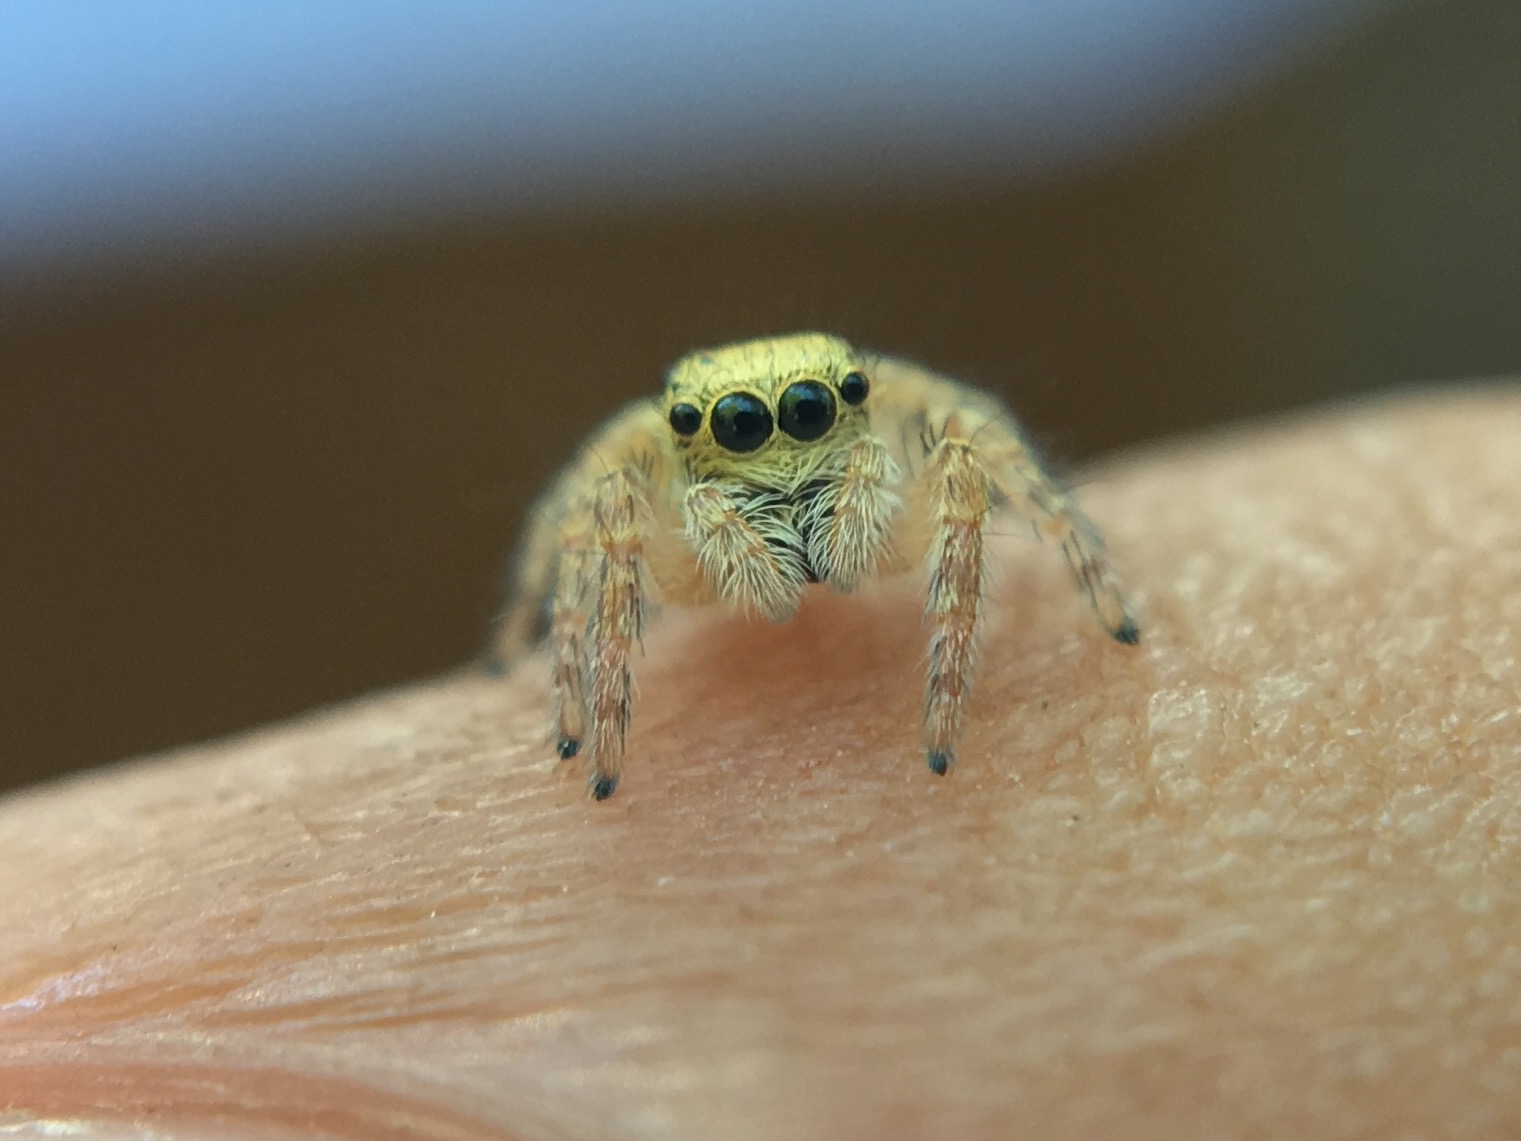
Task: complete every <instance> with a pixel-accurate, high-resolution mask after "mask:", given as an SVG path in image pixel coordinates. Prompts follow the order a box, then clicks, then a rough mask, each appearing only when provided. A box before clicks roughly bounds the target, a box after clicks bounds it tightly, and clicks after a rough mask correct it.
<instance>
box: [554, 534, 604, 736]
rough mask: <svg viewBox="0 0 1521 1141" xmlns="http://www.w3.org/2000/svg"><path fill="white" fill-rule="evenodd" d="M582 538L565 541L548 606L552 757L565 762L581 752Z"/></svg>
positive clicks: (585, 555) (587, 567)
mask: <svg viewBox="0 0 1521 1141" xmlns="http://www.w3.org/2000/svg"><path fill="white" fill-rule="evenodd" d="M587 538H588V537H587V536H581V537H579V538H571V537H567V538H566V540H565V547H564V549H563V551H562V553H561V555H560V560H559V565H558V566H557V568H556V574H555V586H554V595H553V597H552V599H551V602H550V617H549V642H550V648H551V651H550V652H551V654H552V657H553V661H554V671H553V674H552V677H551V681H550V701H551V707H552V708H553V710H554V728H555V751H556V752H557V753H559V754H560V759H561V760H565V761H568V760H569V759H570V758H571V757H574V756H575V755H576V754H577V753H578V752H580V751H581V739H582V736H583V735H584V734H585V731H586V690H585V682H586V668H587V663H586V645H585V639H586V632H587V630H586V628H587V619H588V617H589V615H588V614H587V611H586V599H587V590H588V586H589V577H590V574H591V568H592V562H593V560H592V552H591V550H590V549H589V547H588V545H587Z"/></svg>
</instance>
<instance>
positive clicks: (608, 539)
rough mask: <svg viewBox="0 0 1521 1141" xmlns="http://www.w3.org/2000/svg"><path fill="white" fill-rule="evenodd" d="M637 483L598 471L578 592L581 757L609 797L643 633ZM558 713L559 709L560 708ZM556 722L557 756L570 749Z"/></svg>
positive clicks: (594, 791)
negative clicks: (584, 736) (587, 556)
mask: <svg viewBox="0 0 1521 1141" xmlns="http://www.w3.org/2000/svg"><path fill="white" fill-rule="evenodd" d="M642 506H643V504H642V495H641V488H640V486H639V484H638V483H637V482H636V475H635V473H633V472H632V471H630V470H622V471H614V472H612V473H610V474H608V475H606V476H604V477H603V478H602V480H601V481H600V483H599V484H598V486H597V490H596V495H595V497H594V499H593V501H592V522H593V533H594V536H595V543H596V548H595V551H594V553H593V564H594V565H593V567H592V570H591V574H590V576H589V581H588V582H587V584H586V585H587V587H588V589H587V590H586V591H584V592H583V596H584V597H585V598H586V601H585V604H584V605H585V606H586V609H587V611H588V613H587V618H586V645H585V650H584V652H583V653H580V654H576V655H575V657H576V658H580V659H581V660H582V662H583V664H584V670H585V677H586V690H587V691H588V692H587V695H586V696H587V701H586V702H585V703H584V707H587V711H588V712H589V714H590V718H591V735H590V743H589V747H588V749H587V757H586V786H587V791H588V792H589V793H590V794H591V796H592V797H593V799H595V800H606V799H607V798H608V797H609V796H612V794H613V792H614V791H615V790H616V789H617V787H618V778H619V776H620V775H621V774H622V772H623V746H624V741H625V739H626V738H627V736H628V723H629V713H630V707H631V703H632V699H633V673H632V670H631V668H630V665H629V659H630V656H631V654H632V652H633V648H634V645H635V643H637V642H638V641H639V640H640V638H641V636H642V634H643V624H644V587H643V583H642V581H641V576H642V573H643V555H644V523H643V511H642ZM571 696H573V695H572V694H570V693H568V692H566V693H564V694H561V693H560V692H559V691H558V674H557V698H559V699H560V700H561V701H562V705H561V709H562V710H564V709H565V708H567V707H569V704H570V703H569V698H570V697H571ZM562 718H563V713H562ZM566 725H567V721H565V720H563V719H562V721H561V733H562V737H561V745H560V755H561V756H571V755H574V753H575V751H576V747H575V745H574V744H571V745H570V746H569V751H567V745H566V742H567V740H569V741H572V742H573V741H574V740H575V738H573V737H571V738H567V737H566V736H564V735H563V734H564V733H565V727H566Z"/></svg>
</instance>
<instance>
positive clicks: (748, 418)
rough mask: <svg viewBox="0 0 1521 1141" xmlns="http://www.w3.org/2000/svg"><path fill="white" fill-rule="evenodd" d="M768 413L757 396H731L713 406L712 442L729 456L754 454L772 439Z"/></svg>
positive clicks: (736, 394) (740, 393) (745, 394)
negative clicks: (745, 453) (726, 451)
mask: <svg viewBox="0 0 1521 1141" xmlns="http://www.w3.org/2000/svg"><path fill="white" fill-rule="evenodd" d="M772 426H773V424H772V420H771V409H769V408H767V407H766V405H765V403H764V402H763V401H762V400H761V399H760V397H758V396H751V395H750V394H749V393H748V392H731V393H729V395H727V396H724V397H721V398H720V399H719V401H718V403H717V404H715V405H713V438H714V439H715V440H717V441H718V444H719V447H722V448H727V449H728V450H729V451H731V452H753V451H755V449H756V448H758V447H760V446H761V445H762V444H764V443H765V442H766V441H767V440H768V439H770V437H771V429H772Z"/></svg>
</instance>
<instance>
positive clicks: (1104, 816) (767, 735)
mask: <svg viewBox="0 0 1521 1141" xmlns="http://www.w3.org/2000/svg"><path fill="white" fill-rule="evenodd" d="M1081 497H1082V500H1083V503H1084V505H1085V507H1086V508H1087V510H1088V512H1089V513H1090V514H1091V515H1092V516H1093V517H1094V518H1095V519H1096V520H1097V521H1098V522H1099V524H1100V525H1101V526H1102V527H1103V529H1104V531H1105V533H1106V536H1107V537H1108V540H1109V545H1110V548H1111V551H1112V553H1113V555H1114V559H1115V562H1116V564H1117V566H1118V567H1119V568H1120V572H1121V574H1122V575H1123V576H1124V578H1125V580H1126V581H1127V582H1128V583H1129V584H1130V585H1131V587H1132V592H1133V597H1134V599H1135V601H1136V602H1137V604H1138V607H1139V610H1140V613H1141V616H1142V628H1143V642H1142V645H1141V646H1140V647H1139V648H1136V649H1131V648H1128V647H1125V646H1121V645H1117V644H1115V643H1113V642H1111V641H1109V640H1108V639H1107V638H1106V637H1104V635H1103V632H1102V631H1101V630H1100V629H1099V628H1098V626H1097V624H1096V623H1094V622H1093V621H1092V619H1091V615H1090V614H1089V613H1088V612H1087V611H1086V609H1085V608H1084V604H1083V601H1082V600H1081V599H1080V598H1079V597H1077V596H1076V595H1075V594H1074V592H1073V591H1072V589H1071V585H1070V583H1069V582H1068V581H1067V579H1066V577H1065V570H1064V568H1063V567H1062V565H1061V560H1060V558H1059V556H1058V555H1057V553H1056V552H1055V551H1054V550H1051V549H1043V548H1041V547H1039V546H1037V545H1035V544H1033V543H1030V542H1027V541H1025V540H1024V539H1023V538H1022V536H1021V535H1020V534H1018V533H1017V532H1016V533H1011V534H1010V535H1009V536H1007V538H1006V539H1004V540H1001V541H1000V542H999V544H998V545H997V546H996V549H995V551H994V554H993V563H994V567H995V569H996V582H995V589H994V590H993V592H992V598H991V603H990V608H989V616H988V621H987V624H986V627H985V629H984V638H983V646H984V650H983V658H982V664H981V671H980V674H979V677H978V681H977V685H976V688H975V691H974V694H973V697H972V699H971V702H970V705H969V708H968V713H967V722H966V725H965V732H964V734H963V737H962V741H961V746H960V749H959V753H958V755H959V758H960V763H959V766H958V767H957V768H956V769H955V770H954V771H953V772H952V773H951V774H950V775H949V776H948V777H945V778H939V777H935V776H934V775H932V774H931V773H929V772H928V771H927V770H926V768H925V766H924V762H923V758H922V755H921V752H920V749H919V742H918V723H917V722H918V702H919V697H920V686H921V684H922V683H921V671H922V668H923V658H924V637H925V634H924V630H923V628H922V626H921V624H920V622H919V621H917V620H916V618H915V612H916V610H917V608H918V605H919V604H918V595H917V594H916V593H915V591H916V589H917V588H918V585H919V584H917V583H914V582H903V583H893V584H888V585H885V586H882V587H880V588H878V589H875V590H873V591H869V592H866V593H864V594H862V595H858V596H853V597H848V598H842V597H835V596H831V595H829V594H827V593H823V592H821V593H819V594H817V595H816V596H814V597H812V598H810V599H809V600H808V602H807V604H806V605H805V607H804V608H803V610H802V611H801V612H800V614H799V615H798V616H797V618H796V619H795V620H794V621H793V622H791V623H789V624H787V625H783V626H774V627H773V626H766V625H754V624H747V623H745V622H743V621H741V620H737V619H732V618H729V617H726V616H724V615H722V614H718V613H679V612H670V613H666V614H662V615H660V616H659V617H658V618H657V619H655V620H653V621H652V622H651V623H650V630H649V633H648V636H647V639H646V642H647V645H646V650H647V652H646V655H645V657H644V658H643V659H642V660H641V661H640V662H639V663H638V679H639V696H638V701H637V704H636V707H635V714H634V728H633V730H632V732H631V734H630V738H629V745H628V765H627V769H626V773H625V778H624V782H623V785H622V787H621V788H620V790H619V792H618V793H617V795H616V796H615V797H614V798H612V799H611V800H609V801H607V802H606V803H603V804H592V803H589V802H588V801H586V800H585V799H584V795H583V782H582V779H581V774H580V772H579V771H578V770H577V769H576V768H575V766H574V765H573V764H572V765H569V766H558V767H557V765H556V762H555V761H554V759H553V754H552V751H551V749H550V747H549V745H548V744H547V742H546V737H545V732H546V728H545V720H546V713H545V708H546V692H545V691H546V679H545V677H544V676H543V675H544V672H545V667H544V663H543V662H542V661H536V662H530V663H527V664H526V665H525V666H523V667H522V668H520V669H518V670H516V671H515V672H513V673H512V674H511V675H510V676H509V677H508V678H506V679H505V680H503V679H495V678H490V677H487V676H486V675H485V674H484V673H477V672H465V673H461V674H460V675H458V676H454V677H449V678H444V679H441V680H437V681H433V682H428V683H424V684H422V685H419V686H416V687H414V688H410V689H407V690H403V691H399V692H395V693H390V694H383V695H380V696H377V697H374V698H369V699H366V700H363V701H360V702H356V703H354V704H352V705H349V706H346V707H343V708H340V709H337V710H333V711H329V712H324V713H321V714H317V715H314V716H312V717H310V718H307V719H304V720H301V721H298V722H294V723H291V724H288V725H284V726H278V727H274V728H271V729H268V730H265V731H262V732H258V733H254V734H251V735H248V736H245V737H242V738H238V739H235V740H231V741H226V742H221V743H217V744H214V745H210V746H203V747H197V748H193V749H188V750H184V751H181V752H177V753H173V754H170V755H167V756H163V757H158V758H154V759H151V760H148V761H145V762H141V763H137V764H133V765H130V766H123V767H118V768H116V769H113V770H110V771H107V772H104V773H102V774H100V775H97V776H92V777H89V778H86V779H83V780H79V781H75V782H71V783H67V784H62V785H58V786H54V787H49V788H42V789H38V790H35V791H32V792H29V793H25V794H22V795H20V796H16V797H13V798H12V799H10V800H9V801H8V802H7V803H6V804H5V805H3V806H0V1107H5V1108H6V1110H7V1111H8V1113H9V1116H6V1115H5V1114H3V1113H0V1125H15V1126H17V1127H18V1128H20V1132H19V1135H20V1136H32V1135H35V1136H42V1135H44V1132H43V1130H44V1126H41V1125H39V1126H37V1130H36V1132H35V1133H29V1132H28V1131H27V1129H26V1128H21V1126H22V1123H27V1122H32V1121H34V1120H35V1121H56V1120H59V1119H62V1120H67V1121H76V1122H77V1121H83V1122H85V1123H86V1126H85V1128H84V1132H85V1135H95V1136H109V1137H138V1136H144V1135H146V1133H147V1131H148V1130H150V1129H151V1130H152V1131H153V1133H152V1135H153V1136H155V1137H181V1136H185V1137H198V1138H211V1137H265V1136H302V1137H304V1136H334V1137H365V1138H451V1139H452V1138H461V1139H463V1138H541V1137H543V1138H547V1137H572V1138H582V1137H584V1138H593V1137H597V1138H611V1137H641V1138H664V1137H672V1138H688V1137H691V1138H698V1137H702V1138H707V1137H725V1138H740V1139H745V1138H761V1137H819V1138H850V1139H856V1138H863V1139H864V1138H876V1137H887V1138H891V1137H928V1136H944V1137H953V1136H954V1137H982V1136H986V1137H1002V1138H1007V1137H1032V1138H1037V1137H1038V1138H1046V1137H1120V1136H1123V1137H1127V1138H1153V1137H1155V1138H1172V1137H1180V1136H1188V1137H1234V1136H1241V1137H1262V1136H1298V1137H1362V1136H1366V1137H1381V1138H1385V1137H1387V1138H1395V1137H1409V1138H1415V1137H1434V1136H1443V1137H1464V1138H1476V1137H1488V1136H1495V1137H1499V1136H1513V1135H1514V1134H1515V1130H1517V1129H1518V1128H1521V667H1518V660H1521V390H1518V389H1517V388H1515V387H1511V386H1492V387H1486V388H1476V389H1473V390H1470V391H1465V392H1457V393H1454V392H1448V393H1446V394H1443V395H1438V396H1419V395H1417V396H1410V397H1404V398H1401V399H1398V400H1393V401H1390V402H1388V403H1385V404H1380V405H1365V406H1360V407H1356V408H1351V409H1344V410H1337V411H1331V412H1316V413H1311V414H1306V415H1304V416H1302V417H1300V418H1297V419H1295V420H1293V421H1292V422H1285V423H1281V424H1277V425H1272V426H1267V427H1264V428H1258V429H1252V430H1249V431H1244V432H1238V433H1233V434H1230V435H1225V436H1216V437H1213V438H1208V439H1201V440H1196V441H1189V442H1183V443H1178V444H1169V445H1166V446H1163V447H1160V448H1157V449H1155V450H1151V451H1147V452H1143V453H1137V454H1134V455H1132V456H1130V457H1128V458H1123V459H1120V460H1117V461H1114V462H1111V463H1109V464H1108V465H1107V466H1105V467H1103V468H1102V469H1099V470H1097V471H1095V472H1092V473H1090V475H1089V477H1088V479H1086V480H1085V481H1084V485H1083V487H1082V488H1081ZM81 715H88V713H87V711H82V712H81Z"/></svg>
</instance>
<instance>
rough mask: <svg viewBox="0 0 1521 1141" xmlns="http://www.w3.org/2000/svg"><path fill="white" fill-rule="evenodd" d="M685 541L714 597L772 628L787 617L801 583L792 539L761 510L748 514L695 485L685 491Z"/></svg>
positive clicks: (714, 490)
mask: <svg viewBox="0 0 1521 1141" xmlns="http://www.w3.org/2000/svg"><path fill="white" fill-rule="evenodd" d="M682 514H683V516H684V518H685V521H686V539H687V542H688V543H689V544H690V545H691V548H692V550H693V551H694V552H696V555H697V565H698V566H699V567H700V568H701V570H702V573H703V575H704V577H705V578H706V579H707V581H708V582H709V584H710V585H711V586H712V588H713V590H714V591H715V592H716V593H717V595H718V597H720V598H722V599H723V600H724V601H726V602H728V603H730V604H731V605H734V606H737V607H739V608H740V609H742V610H749V611H753V612H754V613H757V614H760V615H761V616H762V617H764V618H769V619H770V620H771V621H773V622H781V621H783V620H785V619H787V618H789V617H791V615H792V613H793V611H795V610H796V609H797V607H798V603H799V601H801V599H802V595H803V588H804V586H805V585H806V580H805V576H804V572H803V566H802V561H801V559H800V558H799V557H798V556H797V554H795V553H794V551H795V548H796V545H797V542H798V540H797V535H796V532H795V531H794V530H792V529H791V528H790V527H788V526H787V525H786V524H784V523H782V522H780V521H777V520H774V519H773V518H772V517H771V516H770V514H769V513H768V512H767V511H766V510H765V509H764V505H756V504H755V503H753V502H752V503H751V505H750V510H749V511H741V509H740V504H739V503H738V502H737V501H736V500H735V499H734V498H733V497H732V496H731V495H730V494H729V493H728V492H727V491H725V490H724V489H723V488H722V487H720V486H718V485H717V484H713V483H699V484H695V485H693V486H692V488H691V489H690V490H688V491H687V494H686V499H685V502H684V504H683V509H682Z"/></svg>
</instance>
